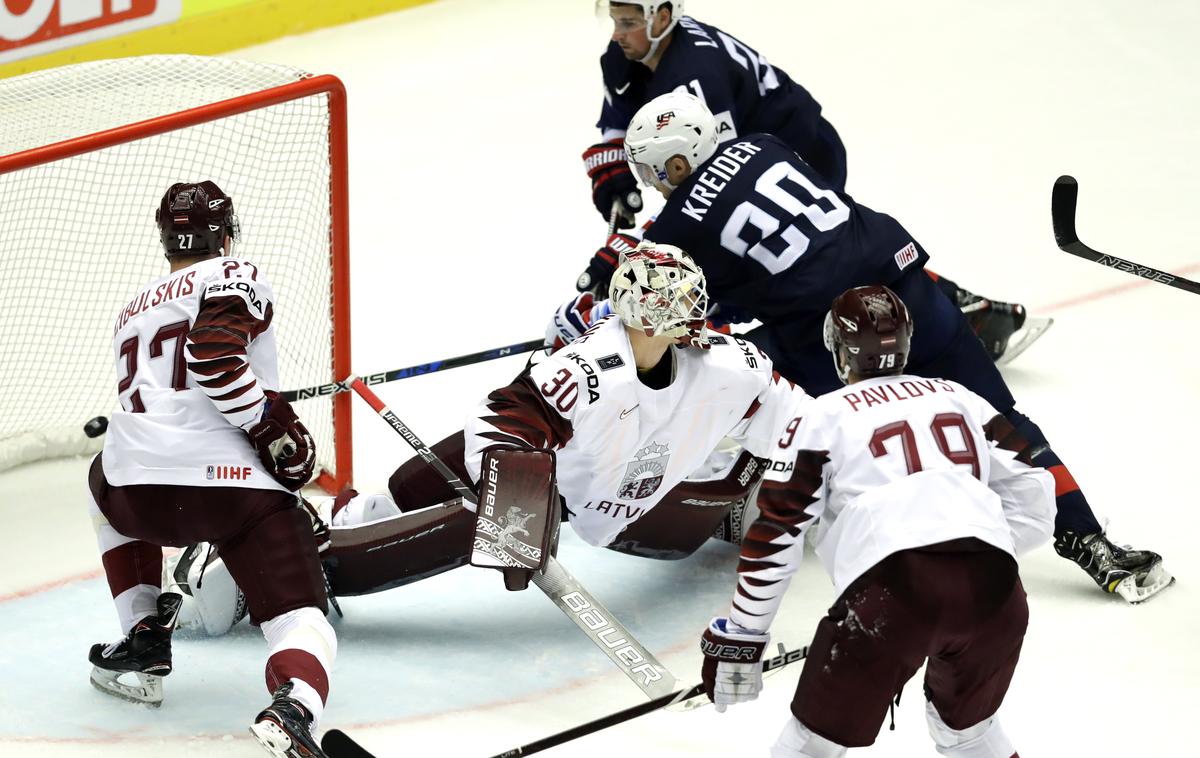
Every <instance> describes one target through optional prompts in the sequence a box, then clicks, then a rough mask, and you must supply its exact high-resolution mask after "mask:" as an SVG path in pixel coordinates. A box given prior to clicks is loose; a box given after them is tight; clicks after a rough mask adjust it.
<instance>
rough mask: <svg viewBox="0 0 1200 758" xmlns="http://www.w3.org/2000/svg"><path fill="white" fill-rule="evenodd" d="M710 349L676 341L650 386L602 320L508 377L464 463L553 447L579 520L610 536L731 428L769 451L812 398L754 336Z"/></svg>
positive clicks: (620, 332) (469, 440) (596, 540)
mask: <svg viewBox="0 0 1200 758" xmlns="http://www.w3.org/2000/svg"><path fill="white" fill-rule="evenodd" d="M711 339H712V341H713V345H712V349H710V350H700V349H697V348H691V347H688V348H684V347H672V348H670V353H669V354H668V355H667V356H666V357H665V358H664V360H672V361H674V365H673V369H674V376H673V379H672V381H671V383H670V384H669V385H668V386H666V387H664V388H663V389H658V390H656V389H651V388H650V387H648V386H646V385H645V384H643V383H642V382H641V381H640V380H639V379H638V376H637V370H636V368H635V364H634V358H633V349H632V347H631V345H630V342H629V337H628V335H627V334H626V332H625V326H624V325H623V324H622V323H621V321H620V320H619V319H618V318H616V317H615V316H610V317H608V318H605V319H602V320H601V321H599V322H598V323H597V324H596V325H595V326H593V327H592V328H591V329H589V330H588V331H587V332H585V333H584V334H583V336H581V337H580V338H579V339H577V340H575V341H574V342H572V343H570V344H568V345H567V346H566V347H564V348H562V349H560V350H559V351H558V352H556V353H554V354H553V355H552V356H550V357H549V358H547V359H546V360H545V361H543V362H541V363H539V364H538V365H536V366H534V367H533V368H532V369H531V370H530V371H529V372H528V373H526V374H523V375H522V376H520V377H518V379H517V380H516V381H515V382H513V383H512V384H510V385H509V386H507V387H504V388H502V389H499V390H496V391H495V392H493V393H492V394H491V395H489V396H488V397H487V399H486V400H484V401H483V403H482V404H481V405H480V406H479V408H478V409H477V410H476V412H475V414H474V415H473V416H472V417H470V418H468V420H467V424H466V430H465V434H466V464H467V470H468V472H469V473H470V475H471V478H472V479H473V480H478V478H479V469H480V464H481V459H482V457H483V452H484V450H485V449H487V448H489V447H493V446H517V447H535V448H544V449H549V450H554V451H556V456H557V478H558V489H559V493H560V494H561V495H562V497H563V498H564V499H565V501H566V507H567V510H568V512H569V518H570V522H571V526H572V528H573V529H574V530H575V532H576V533H577V534H579V536H580V537H581V538H583V539H584V540H585V541H586V542H588V543H591V544H593V545H607V544H609V543H611V542H612V541H613V540H614V539H616V537H617V535H619V534H620V533H621V531H622V530H624V529H625V528H626V527H627V526H628V525H629V524H631V523H633V522H634V521H636V520H637V519H639V518H641V517H642V516H644V515H645V514H646V513H648V512H649V511H650V510H651V509H652V508H654V506H655V505H657V504H658V502H659V501H660V500H661V499H662V498H663V496H664V495H666V494H667V493H668V492H669V491H670V490H671V488H672V487H674V486H675V485H677V484H679V482H681V481H682V480H684V479H685V478H687V477H688V475H689V474H691V473H692V472H693V471H695V470H696V469H698V468H700V467H701V465H702V464H703V463H704V462H705V460H706V459H707V458H708V456H709V454H710V453H711V452H712V451H713V450H714V449H715V448H716V447H717V446H718V444H719V443H720V442H721V440H722V439H723V438H724V437H727V436H728V437H731V438H732V439H733V440H734V441H736V442H738V443H740V444H741V445H742V446H743V447H745V448H746V450H748V451H749V452H750V453H751V454H752V455H756V456H759V457H764V458H767V457H771V454H772V451H773V450H775V449H776V448H775V445H776V444H777V442H778V440H779V438H780V434H781V433H782V430H783V428H784V427H785V426H786V425H787V423H788V420H789V419H791V418H792V417H794V416H795V415H796V412H797V410H796V409H797V407H798V406H799V405H800V404H801V403H802V402H803V401H804V400H806V399H807V398H808V396H807V395H805V394H804V393H803V392H802V391H801V390H800V389H798V388H796V387H794V386H793V385H792V384H791V383H790V382H788V381H787V380H785V379H780V378H779V376H778V375H777V374H774V373H773V372H772V370H771V362H770V360H769V359H768V358H766V357H765V356H764V355H763V354H762V353H761V352H759V350H758V349H757V348H756V347H754V346H753V345H752V344H750V343H748V342H745V341H744V340H740V339H737V338H734V337H727V336H724V335H713V337H712V338H711Z"/></svg>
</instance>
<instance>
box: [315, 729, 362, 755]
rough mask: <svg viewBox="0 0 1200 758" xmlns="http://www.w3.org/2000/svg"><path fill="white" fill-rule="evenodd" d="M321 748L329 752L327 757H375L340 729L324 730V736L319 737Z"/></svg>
mask: <svg viewBox="0 0 1200 758" xmlns="http://www.w3.org/2000/svg"><path fill="white" fill-rule="evenodd" d="M321 749H322V750H324V751H325V752H326V753H328V754H329V758H375V756H374V755H373V754H372V753H370V752H369V751H367V749H366V748H364V747H363V746H362V745H360V744H358V743H357V742H355V741H354V740H352V739H350V737H349V735H347V734H346V733H345V732H343V731H341V730H340V729H330V730H329V731H328V732H325V736H323V737H322V738H321Z"/></svg>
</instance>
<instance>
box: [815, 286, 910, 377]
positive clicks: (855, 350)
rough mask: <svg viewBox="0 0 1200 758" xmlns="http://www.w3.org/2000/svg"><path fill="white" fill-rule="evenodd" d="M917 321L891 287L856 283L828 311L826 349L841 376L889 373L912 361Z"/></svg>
mask: <svg viewBox="0 0 1200 758" xmlns="http://www.w3.org/2000/svg"><path fill="white" fill-rule="evenodd" d="M912 333H913V323H912V318H911V317H910V316H909V315H908V308H907V307H906V306H905V305H904V301H903V300H901V299H900V297H899V296H898V295H897V294H896V293H895V292H892V291H891V290H890V289H888V288H887V287H884V286H882V285H871V286H867V287H855V288H853V289H848V290H846V291H845V292H843V293H842V294H840V295H838V296H837V297H836V298H835V299H834V301H833V307H832V308H830V309H829V313H827V314H825V349H826V350H828V351H829V352H831V353H833V364H834V366H836V367H837V372H838V378H840V379H841V380H842V381H843V382H846V381H847V380H848V379H849V377H850V372H851V371H853V372H854V373H855V375H857V376H859V377H863V378H866V377H871V376H889V375H892V374H899V373H901V372H902V371H904V366H905V364H906V363H908V350H909V343H910V342H911V341H912Z"/></svg>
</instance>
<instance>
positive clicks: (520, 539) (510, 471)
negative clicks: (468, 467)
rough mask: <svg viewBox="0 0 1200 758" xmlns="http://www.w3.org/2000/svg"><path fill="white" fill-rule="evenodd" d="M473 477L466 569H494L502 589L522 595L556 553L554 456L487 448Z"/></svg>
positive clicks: (540, 451) (544, 451)
mask: <svg viewBox="0 0 1200 758" xmlns="http://www.w3.org/2000/svg"><path fill="white" fill-rule="evenodd" d="M479 471H480V473H479V503H478V504H477V505H476V507H475V539H474V541H473V542H472V546H471V565H472V566H481V567H484V568H498V569H500V570H501V571H503V572H504V586H505V587H506V588H508V589H509V590H523V589H525V588H526V587H528V586H529V580H530V579H532V578H533V575H534V574H535V573H536V572H538V571H541V570H542V569H543V568H544V567H545V566H546V563H547V562H548V561H549V560H550V556H552V555H554V553H555V552H556V551H557V550H558V527H559V523H560V521H561V519H560V517H559V502H558V486H557V485H556V484H555V479H554V453H552V452H551V451H549V450H538V449H532V448H530V449H522V448H511V447H493V448H489V449H488V450H485V451H484V453H483V461H482V463H481V466H480V470H479Z"/></svg>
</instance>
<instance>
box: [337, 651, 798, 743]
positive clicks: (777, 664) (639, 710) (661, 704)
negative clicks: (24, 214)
mask: <svg viewBox="0 0 1200 758" xmlns="http://www.w3.org/2000/svg"><path fill="white" fill-rule="evenodd" d="M779 647H780V654H779V655H777V656H775V657H774V658H768V659H767V660H765V661H763V662H762V669H763V673H764V674H765V673H767V672H768V671H774V670H776V669H780V668H783V667H784V666H787V665H788V664H790V663H795V662H796V661H801V660H804V658H805V657H807V656H808V646H807V645H806V646H804V647H802V648H800V649H799V650H787V649H785V648H784V647H783V645H780V646H779ZM702 694H704V685H703V684H697V685H694V686H693V687H691V688H690V689H687V690H677V691H676V692H672V693H670V694H668V695H663V696H662V697H658V698H655V699H654V700H651V701H650V702H648V703H638V704H637V705H635V706H632V707H630V708H625V709H623V710H620V711H616V712H614V713H610V714H608V715H607V716H601V717H600V718H598V719H595V720H594V721H589V722H587V723H586V724H580V725H579V726H573V727H571V728H570V729H565V730H563V731H561V732H558V733H557V734H552V735H550V736H549V737H543V738H542V739H540V740H534V741H533V742H530V743H527V744H525V745H521V746H520V747H515V748H512V749H511V750H505V751H504V752H503V753H497V754H496V755H494V756H492V758H517V757H518V756H523V755H533V754H534V753H540V752H542V751H543V750H548V749H549V748H552V747H556V746H558V745H562V744H563V743H565V742H570V741H571V740H575V739H579V738H580V737H586V736H587V735H589V734H594V733H596V732H599V731H600V730H602V729H607V728H609V727H610V726H616V725H617V724H622V723H624V722H626V721H631V720H633V719H635V718H637V717H638V716H644V715H645V714H647V713H653V712H654V711H657V710H659V709H661V708H666V707H668V706H671V705H674V704H676V703H680V702H683V701H685V700H690V699H691V698H694V697H698V696H700V695H702ZM321 749H322V750H324V751H325V752H326V753H328V754H329V758H375V755H374V754H373V753H371V752H369V751H368V750H367V749H366V748H364V747H363V746H362V745H359V744H358V743H357V742H355V741H354V740H353V739H351V738H350V737H349V735H347V734H346V733H345V732H342V731H340V730H338V729H330V730H329V731H328V732H326V733H325V736H324V737H322V738H321Z"/></svg>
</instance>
